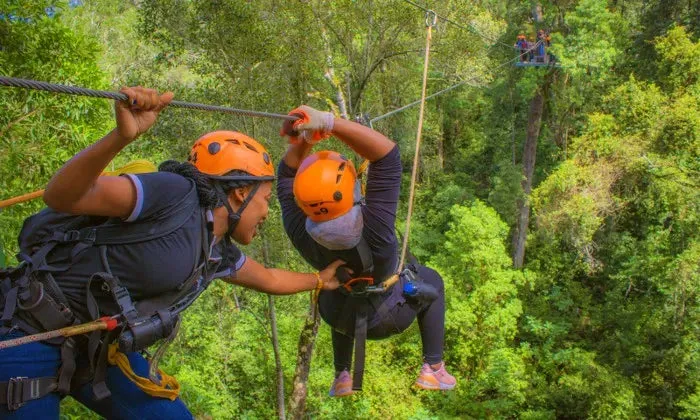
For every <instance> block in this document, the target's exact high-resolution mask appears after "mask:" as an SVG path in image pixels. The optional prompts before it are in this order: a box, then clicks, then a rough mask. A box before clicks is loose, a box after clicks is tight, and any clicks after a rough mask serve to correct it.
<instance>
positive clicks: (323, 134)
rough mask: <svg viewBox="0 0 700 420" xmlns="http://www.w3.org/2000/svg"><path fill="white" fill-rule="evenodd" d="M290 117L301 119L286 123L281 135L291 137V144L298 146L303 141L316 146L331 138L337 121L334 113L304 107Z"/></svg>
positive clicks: (295, 110) (296, 110) (293, 112)
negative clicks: (334, 123)
mask: <svg viewBox="0 0 700 420" xmlns="http://www.w3.org/2000/svg"><path fill="white" fill-rule="evenodd" d="M289 115H293V116H295V117H299V119H298V120H296V121H285V122H284V124H283V125H282V130H281V131H280V135H283V136H284V135H287V136H289V142H290V143H292V144H297V143H299V142H300V141H302V140H303V141H305V142H307V143H309V144H316V143H318V142H319V141H321V140H323V139H327V138H328V137H330V135H331V131H332V130H333V122H334V120H335V117H334V116H333V114H332V113H330V112H323V111H319V110H316V109H313V108H311V107H310V106H306V105H302V106H300V107H299V108H296V109H294V110H292V111H291V112H290V113H289Z"/></svg>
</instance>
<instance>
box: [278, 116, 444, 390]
mask: <svg viewBox="0 0 700 420" xmlns="http://www.w3.org/2000/svg"><path fill="white" fill-rule="evenodd" d="M290 115H295V116H297V117H300V119H299V120H297V121H295V122H293V123H291V122H286V123H285V124H284V126H283V128H282V134H284V135H287V136H290V146H289V147H288V149H287V152H286V154H285V155H284V157H283V159H282V160H281V161H280V164H279V168H278V177H279V179H278V183H277V197H278V199H279V201H280V205H281V207H282V219H283V222H284V228H285V231H286V232H287V235H288V236H289V238H290V240H291V241H292V243H293V245H294V247H295V248H296V249H297V250H298V251H299V253H300V254H301V255H302V256H303V258H304V259H305V260H306V261H307V262H308V263H309V264H310V265H312V266H313V267H316V268H319V267H325V266H326V265H328V263H329V262H332V261H335V260H337V259H342V260H343V261H346V264H345V265H344V266H343V267H342V268H341V269H339V272H338V276H337V277H339V279H340V280H341V283H343V285H342V287H340V288H338V289H336V290H326V291H322V292H321V294H320V297H319V308H320V313H321V317H322V318H323V319H324V320H325V321H326V323H328V324H329V325H330V326H331V327H332V328H333V330H332V339H333V355H334V363H335V371H336V374H335V379H334V381H333V384H332V386H331V389H330V395H331V396H337V397H339V396H344V395H349V394H351V393H352V392H353V389H355V390H359V389H361V386H362V372H363V364H364V337H365V335H366V338H369V339H382V338H386V337H389V336H391V335H393V334H398V333H400V332H402V331H404V330H405V329H406V328H408V327H409V325H411V323H413V321H414V320H415V319H416V318H418V325H419V328H420V333H421V340H422V342H423V364H422V368H421V369H420V374H419V376H418V379H417V380H416V385H417V386H419V387H421V388H424V389H442V390H447V389H452V388H454V386H455V383H456V381H455V378H454V377H453V376H451V375H450V374H449V373H447V371H446V370H445V363H444V362H443V359H442V356H443V339H444V334H445V292H444V285H443V281H442V278H441V277H440V275H439V274H438V273H437V272H436V271H434V270H432V269H430V268H428V267H426V266H423V265H420V264H417V263H414V264H411V265H410V269H411V272H412V273H413V274H412V275H414V276H416V277H418V280H417V281H418V283H419V284H420V285H421V287H423V288H429V289H430V290H432V291H433V292H434V293H433V296H432V298H433V300H432V301H431V300H430V299H420V298H418V297H411V296H406V295H404V286H405V285H406V283H408V282H409V279H408V277H407V276H401V277H400V280H399V282H397V283H396V284H394V285H393V286H392V287H391V288H389V290H388V291H385V292H383V293H379V292H381V291H382V290H383V286H382V285H383V282H384V281H387V280H388V279H390V278H392V275H394V274H395V273H397V272H398V271H400V270H399V269H401V270H403V267H401V268H399V267H398V265H399V247H398V240H397V237H396V234H395V230H394V222H395V219H396V208H397V205H398V200H399V188H400V185H401V160H400V156H399V150H398V146H397V145H396V144H395V143H394V142H393V141H391V140H389V139H388V138H386V137H385V136H384V135H382V134H380V133H378V132H376V131H374V130H372V129H370V128H368V127H365V126H363V125H360V124H357V123H354V122H351V121H347V120H343V119H338V118H334V117H333V115H332V114H331V113H329V112H320V111H318V110H315V109H313V108H311V107H308V106H301V107H299V108H297V109H295V110H293V111H292V112H290ZM330 135H333V136H335V137H337V138H338V139H340V140H341V141H343V142H344V143H345V144H347V145H348V146H349V147H350V148H351V149H352V150H354V151H355V152H356V153H357V154H358V155H360V156H362V157H363V158H365V159H367V160H369V161H370V165H369V175H368V178H367V186H366V194H365V196H364V197H363V196H362V193H361V188H360V182H359V180H358V179H357V174H356V172H355V168H354V165H353V163H352V161H350V160H348V159H347V158H345V157H344V156H342V155H340V154H339V153H336V152H333V151H319V152H316V153H313V154H310V152H311V149H312V146H313V144H315V143H317V142H318V141H321V140H322V139H324V138H327V137H329V136H330ZM387 284H388V283H387ZM375 292H376V293H375ZM353 340H354V342H355V343H354V344H355V368H354V375H353V378H351V376H350V373H349V370H350V365H351V362H352V354H353Z"/></svg>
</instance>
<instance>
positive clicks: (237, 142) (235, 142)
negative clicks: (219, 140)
mask: <svg viewBox="0 0 700 420" xmlns="http://www.w3.org/2000/svg"><path fill="white" fill-rule="evenodd" d="M226 141H230V142H231V143H233V144H241V142H239V141H238V140H236V139H226Z"/></svg>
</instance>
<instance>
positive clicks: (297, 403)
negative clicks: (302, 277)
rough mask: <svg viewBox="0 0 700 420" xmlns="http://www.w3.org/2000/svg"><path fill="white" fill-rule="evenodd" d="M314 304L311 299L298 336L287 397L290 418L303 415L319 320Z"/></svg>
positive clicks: (299, 417)
mask: <svg viewBox="0 0 700 420" xmlns="http://www.w3.org/2000/svg"><path fill="white" fill-rule="evenodd" d="M315 306H316V305H315V303H314V301H313V299H312V300H311V306H310V308H309V314H308V316H307V317H306V322H305V323H304V328H302V330H301V335H300V336H299V346H298V349H299V351H298V353H297V369H296V372H294V380H293V381H292V384H293V389H292V396H291V397H290V398H289V414H290V417H291V418H292V419H301V418H303V417H304V411H305V407H306V395H307V388H306V384H307V382H308V380H309V371H310V370H311V358H312V356H313V352H314V343H315V342H316V335H317V334H318V326H319V324H320V320H321V318H320V317H319V315H318V311H317V310H316V307H315Z"/></svg>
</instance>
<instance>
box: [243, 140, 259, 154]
mask: <svg viewBox="0 0 700 420" xmlns="http://www.w3.org/2000/svg"><path fill="white" fill-rule="evenodd" d="M243 145H244V146H245V147H247V148H248V149H250V150H252V151H254V152H257V151H258V149H256V148H255V146H253V145H250V144H248V143H246V142H243Z"/></svg>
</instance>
